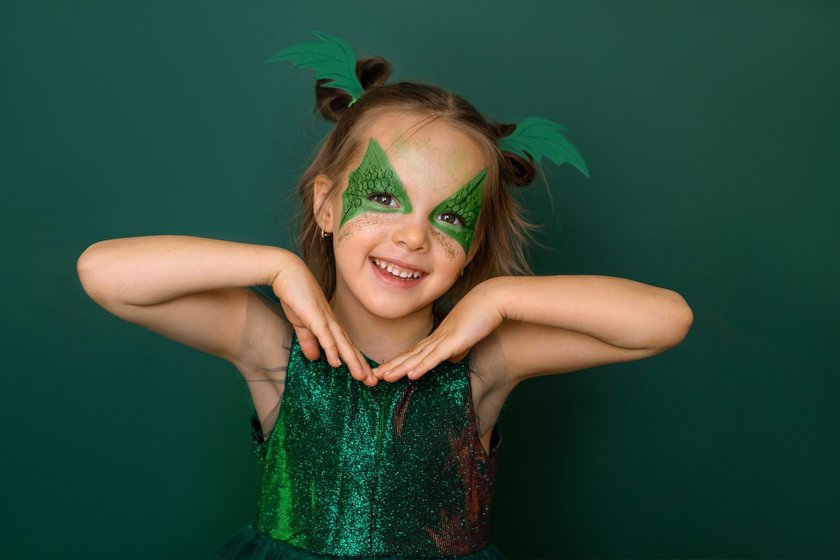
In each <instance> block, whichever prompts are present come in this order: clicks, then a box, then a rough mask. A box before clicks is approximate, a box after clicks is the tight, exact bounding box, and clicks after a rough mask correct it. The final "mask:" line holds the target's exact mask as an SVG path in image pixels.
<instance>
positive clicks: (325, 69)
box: [266, 31, 365, 105]
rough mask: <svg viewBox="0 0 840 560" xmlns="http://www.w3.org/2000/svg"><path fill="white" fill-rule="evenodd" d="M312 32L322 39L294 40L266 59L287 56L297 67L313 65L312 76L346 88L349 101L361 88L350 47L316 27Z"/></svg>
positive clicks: (362, 91) (274, 60)
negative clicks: (294, 41) (316, 29)
mask: <svg viewBox="0 0 840 560" xmlns="http://www.w3.org/2000/svg"><path fill="white" fill-rule="evenodd" d="M314 33H315V35H316V36H317V37H318V38H319V39H321V40H322V41H323V42H322V43H318V42H315V41H313V42H311V43H295V44H294V45H290V46H288V47H286V48H285V49H283V50H282V51H280V52H278V53H276V54H275V55H274V56H272V57H271V58H269V59H268V60H266V62H277V61H280V60H289V61H291V62H292V64H294V65H295V66H296V67H297V68H313V69H314V70H315V79H316V80H327V82H326V83H324V86H326V87H331V88H336V89H340V90H343V91H345V92H347V93H348V94H349V95H350V97H351V98H352V101H351V102H350V104H351V105H352V104H353V103H355V102H356V100H357V99H359V97H361V96H362V94H363V93H364V92H365V90H364V88H363V87H362V84H360V83H359V79H358V78H357V77H356V55H355V53H353V49H351V48H350V45H348V44H347V43H345V42H344V41H342V40H341V39H338V38H336V37H332V36H330V35H327V34H326V33H320V32H318V31H315V32H314Z"/></svg>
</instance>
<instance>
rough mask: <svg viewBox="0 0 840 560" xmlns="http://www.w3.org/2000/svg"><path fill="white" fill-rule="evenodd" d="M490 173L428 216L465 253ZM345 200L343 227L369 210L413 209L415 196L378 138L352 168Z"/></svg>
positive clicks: (480, 174) (405, 211)
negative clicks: (381, 197)
mask: <svg viewBox="0 0 840 560" xmlns="http://www.w3.org/2000/svg"><path fill="white" fill-rule="evenodd" d="M486 177H487V170H486V169H483V170H481V171H479V172H478V174H476V176H475V177H473V178H472V179H470V181H469V182H468V183H467V184H466V185H464V186H463V187H461V188H460V189H458V191H457V192H456V193H455V194H453V195H452V196H450V197H449V198H447V199H446V200H444V201H443V202H441V203H440V204H438V205H437V206H436V207H435V209H434V210H432V212H431V214H429V217H428V218H429V222H431V224H432V225H433V226H434V227H435V228H436V229H438V230H439V231H440V232H442V233H444V234H446V235H447V236H449V237H451V238H452V239H454V240H455V241H457V242H458V244H459V245H460V246H461V247H462V248H463V249H464V253H467V252H468V251H469V249H470V244H471V243H472V240H473V236H474V235H475V226H476V223H477V222H478V214H479V212H480V210H481V202H482V200H483V186H484V180H485V178H486ZM376 194H382V195H387V196H388V197H390V198H392V199H393V202H395V203H396V205H394V206H390V205H388V204H385V203H383V201H382V200H374V198H376V197H372V195H376ZM341 203H342V208H341V223H340V225H339V227H343V226H344V224H345V223H346V222H348V221H349V220H352V219H353V218H355V217H357V216H359V215H360V214H363V213H365V212H383V213H399V214H409V213H411V211H412V206H411V199H409V197H408V193H407V192H406V191H405V188H403V185H402V182H401V181H400V178H399V177H398V176H397V173H396V171H394V168H393V167H391V164H390V162H389V161H388V156H387V155H386V154H385V151H384V150H383V149H382V146H380V145H379V143H378V142H377V141H376V140H375V139H373V138H371V139H370V141H369V142H368V147H367V151H366V152H365V155H364V157H363V158H362V162H361V163H360V164H359V167H357V168H356V169H354V170H353V171H351V172H350V175H349V176H348V178H347V188H346V189H345V190H344V192H343V193H342V195H341Z"/></svg>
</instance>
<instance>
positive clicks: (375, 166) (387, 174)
mask: <svg viewBox="0 0 840 560" xmlns="http://www.w3.org/2000/svg"><path fill="white" fill-rule="evenodd" d="M379 193H381V194H384V195H388V196H390V197H391V198H392V199H393V200H394V201H395V202H396V203H397V206H395V207H394V206H388V205H385V204H383V203H382V202H379V201H376V200H371V195H374V194H379ZM363 212H389V213H399V214H408V213H409V212H411V201H410V200H409V199H408V193H406V192H405V189H404V188H403V186H402V183H401V182H400V178H399V177H397V173H396V172H395V171H394V168H393V167H391V164H390V163H389V162H388V156H387V155H385V150H383V149H382V147H381V146H380V145H379V143H378V142H377V141H376V140H374V139H373V138H371V139H370V142H368V147H367V151H366V152H365V156H364V157H363V158H362V163H360V164H359V167H357V168H356V169H354V170H353V171H351V172H350V176H349V177H348V178H347V188H346V189H344V193H342V195H341V224H340V225H339V227H341V226H343V225H344V223H345V222H347V221H348V220H351V219H353V218H355V217H356V216H358V215H359V214H361V213H363Z"/></svg>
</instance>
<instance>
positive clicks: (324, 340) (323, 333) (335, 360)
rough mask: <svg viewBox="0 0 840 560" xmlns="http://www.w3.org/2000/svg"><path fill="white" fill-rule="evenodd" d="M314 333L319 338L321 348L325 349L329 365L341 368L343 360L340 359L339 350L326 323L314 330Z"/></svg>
mask: <svg viewBox="0 0 840 560" xmlns="http://www.w3.org/2000/svg"><path fill="white" fill-rule="evenodd" d="M313 332H314V333H315V335H316V336H317V337H318V342H320V343H321V348H323V349H324V354H326V356H327V363H329V364H330V365H331V366H332V367H339V366H341V359H340V358H339V357H338V348H337V346H336V342H335V338H334V337H333V333H332V331H330V329H329V326H328V325H327V323H326V321H325V322H324V323H322V324H321V325H319V326H318V328H317V329H313Z"/></svg>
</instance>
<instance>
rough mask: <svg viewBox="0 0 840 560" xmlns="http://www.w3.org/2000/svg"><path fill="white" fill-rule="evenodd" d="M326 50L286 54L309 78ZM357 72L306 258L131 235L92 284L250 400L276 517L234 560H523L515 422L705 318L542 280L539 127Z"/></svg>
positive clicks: (103, 259) (93, 261) (109, 250)
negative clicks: (558, 381) (511, 523)
mask: <svg viewBox="0 0 840 560" xmlns="http://www.w3.org/2000/svg"><path fill="white" fill-rule="evenodd" d="M320 37H321V38H322V39H324V41H325V43H324V44H329V43H330V42H331V41H332V42H333V45H338V46H339V47H341V48H342V49H345V50H344V52H345V53H346V52H349V49H348V47H347V46H346V45H344V44H343V43H341V42H339V41H337V40H335V39H332V38H329V37H327V36H325V35H320ZM314 46H317V45H314ZM322 46H323V45H322ZM307 48H308V49H309V52H311V51H312V49H313V48H314V47H313V44H307V45H297V46H295V47H293V48H291V49H287V50H286V51H283V52H282V53H281V56H280V58H284V57H285V58H291V59H292V60H293V62H295V63H296V64H298V65H299V66H306V65H307V62H306V60H304V59H302V58H300V56H301V55H300V52H302V51H301V49H303V51H305V50H306V49H307ZM295 49H298V50H297V51H295ZM315 50H316V51H317V49H315ZM316 54H317V53H316ZM295 56H297V57H298V58H297V59H295V58H294V57H295ZM321 58H323V57H321ZM314 59H318V56H316V57H314ZM314 59H313V60H314ZM350 62H351V66H352V65H355V68H353V70H355V72H354V76H353V78H354V79H355V77H358V81H356V82H353V81H352V80H350V79H349V78H347V79H339V78H335V77H334V76H335V72H333V74H332V76H333V77H332V78H330V79H331V80H332V81H327V80H326V79H324V78H322V79H320V80H319V83H318V85H317V86H316V93H317V103H318V107H319V108H320V110H321V112H322V114H323V115H324V116H325V117H326V118H328V119H330V120H333V121H335V122H336V126H335V129H334V130H333V131H332V132H331V133H330V134H329V135H328V136H327V138H326V140H325V142H324V144H323V146H322V147H321V149H320V151H319V152H318V154H317V156H316V157H315V160H314V162H313V163H312V164H311V165H310V166H309V168H308V169H307V170H306V172H305V173H304V176H303V178H302V179H301V181H300V184H299V190H300V195H301V197H302V201H303V220H302V230H301V234H300V238H299V242H300V245H301V248H302V250H303V258H299V257H298V256H296V255H295V254H293V253H291V252H289V251H287V250H284V249H280V248H277V247H269V246H259V245H250V244H243V243H234V242H227V241H217V240H211V239H202V238H193V237H182V236H169V235H166V236H151V237H140V238H125V239H113V240H108V241H102V242H99V243H96V244H94V245H92V246H91V247H90V248H88V249H87V250H86V251H85V252H84V254H83V255H82V256H81V257H80V259H79V262H78V271H79V276H80V278H81V281H82V284H83V286H84V289H85V290H86V291H87V293H88V294H89V295H90V296H91V297H92V298H93V299H94V300H95V301H96V302H97V303H99V304H100V305H102V306H103V307H104V308H105V309H107V310H108V311H110V312H111V313H113V314H115V315H117V316H119V317H121V318H123V319H126V320H128V321H131V322H134V323H137V324H140V325H143V326H144V327H147V328H149V329H151V330H153V331H155V332H158V333H160V334H162V335H164V336H167V337H170V338H172V339H174V340H177V341H180V342H182V343H184V344H187V345H190V346H192V347H194V348H197V349H199V350H202V351H204V352H208V353H211V354H214V355H216V356H219V357H221V358H224V359H225V360H228V361H229V362H231V363H232V364H233V365H234V366H236V368H237V369H238V370H239V371H240V372H241V373H242V375H243V376H244V378H245V379H246V380H247V381H248V382H249V389H250V392H251V395H252V397H253V402H254V407H255V409H256V419H255V421H254V428H255V436H256V438H257V441H258V444H257V449H258V457H259V458H260V461H261V466H262V469H263V471H262V476H263V480H262V487H261V492H260V499H259V507H258V511H257V517H256V521H255V523H249V524H248V525H247V526H245V527H244V528H243V529H242V530H241V531H240V532H239V533H237V534H236V535H235V536H234V537H233V538H231V539H230V540H229V541H228V542H226V543H225V544H224V545H222V546H221V547H220V548H219V549H217V550H216V552H215V553H214V556H213V557H214V558H250V559H256V558H259V559H269V558H316V557H318V558H323V556H316V555H329V556H334V557H342V556H352V557H356V558H358V557H378V558H382V557H389V556H390V557H426V558H434V557H444V556H445V557H452V556H459V557H463V558H469V559H478V558H482V559H488V558H502V555H501V552H500V551H499V550H498V549H497V548H496V547H495V546H494V545H492V543H491V538H490V506H491V497H492V491H493V480H494V475H495V465H496V458H497V453H498V450H499V442H500V438H499V435H498V432H497V430H495V429H494V426H495V424H496V419H497V416H498V414H499V411H500V409H501V407H502V404H503V403H504V402H505V399H506V398H507V396H508V395H509V394H510V392H511V390H513V388H514V387H516V385H517V384H519V383H520V382H522V381H523V380H525V379H528V378H530V377H535V376H540V375H549V374H557V373H563V372H569V371H575V370H580V369H584V368H589V367H593V366H598V365H602V364H608V363H615V362H621V361H627V360H638V359H641V358H645V357H648V356H652V355H654V354H657V353H659V352H662V351H664V350H666V349H668V348H671V347H673V346H675V345H676V344H678V343H679V342H680V341H681V340H682V339H683V337H684V336H685V335H686V332H687V331H688V329H689V326H690V325H691V322H692V314H691V310H690V309H689V307H688V306H687V305H686V303H685V301H684V300H683V298H682V297H681V296H680V295H679V294H677V293H675V292H673V291H671V290H666V289H663V288H658V287H653V286H649V285H645V284H641V283H638V282H634V281H631V280H624V279H620V278H611V277H604V276H550V277H537V276H532V275H527V273H528V267H527V264H526V262H525V260H524V248H525V243H526V240H527V239H528V235H527V233H528V225H527V224H526V222H525V221H524V220H523V217H522V216H521V214H520V210H519V208H518V207H517V204H516V202H515V200H514V198H513V197H512V195H511V193H510V189H511V188H512V186H522V185H525V184H527V183H529V182H530V181H531V178H532V177H533V175H534V173H535V171H536V169H535V164H539V158H540V155H539V153H540V152H539V148H534V147H533V145H530V149H528V142H529V140H528V137H527V135H520V136H518V137H516V136H515V134H516V129H517V128H519V129H520V132H521V131H522V128H523V126H524V124H523V123H521V124H520V125H519V126H517V127H514V126H511V125H507V126H504V125H501V126H500V125H491V124H489V123H488V122H487V121H486V120H485V118H484V117H482V115H481V114H479V113H478V112H477V111H476V109H475V108H474V107H473V106H472V105H470V104H469V103H468V102H467V101H465V100H464V99H462V98H461V97H459V96H457V95H454V94H452V93H449V92H447V91H444V90H442V89H439V88H437V87H434V86H429V85H422V84H415V83H398V84H390V85H387V84H385V81H386V79H387V77H388V74H389V72H390V67H389V65H388V63H387V62H386V61H384V60H383V59H381V58H369V59H364V60H361V61H359V62H358V64H355V59H354V57H353V58H351V60H350ZM308 65H310V66H312V65H313V64H308ZM323 75H325V74H321V75H318V76H316V77H321V76H323ZM348 84H349V85H348ZM327 85H329V86H330V87H327ZM531 122H532V123H533V122H534V121H531ZM541 122H543V123H544V122H545V121H541ZM558 136H559V135H558ZM506 138H507V139H508V140H507V141H506V140H505V139H506ZM517 138H518V140H519V141H520V144H519V145H520V146H521V145H522V144H521V143H522V142H524V143H525V145H526V148H525V149H521V150H518V151H517V150H516V145H517V144H516V142H514V141H513V140H516V139H517ZM563 141H564V142H565V140H564V139H563ZM561 143H562V142H561ZM569 148H571V145H569V144H568V143H566V144H565V149H566V151H567V153H571V154H572V156H574V154H576V152H574V151H573V150H574V149H573V148H571V151H569ZM534 154H538V155H537V156H536V158H537V160H536V161H535V160H533V159H532V157H531V156H532V155H534ZM570 161H572V163H573V164H576V166H577V167H578V168H579V169H581V170H582V171H584V172H586V168H585V165H583V161H582V159H579V158H574V157H571V158H570ZM257 286H270V287H271V294H270V295H269V296H268V297H266V296H264V295H262V294H261V292H260V291H259V290H257V289H253V290H251V289H248V288H249V287H257ZM271 296H276V298H274V297H271Z"/></svg>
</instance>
